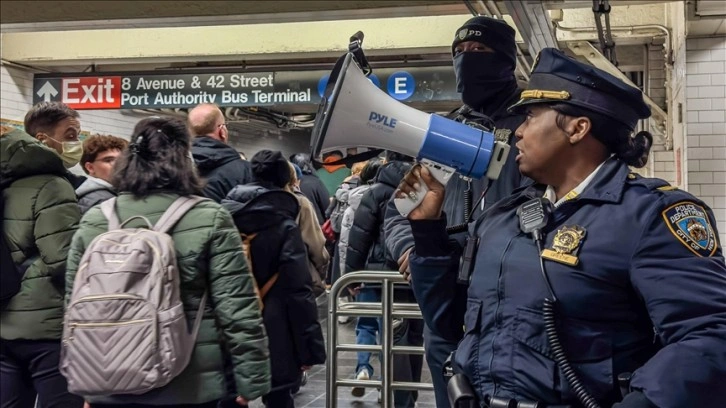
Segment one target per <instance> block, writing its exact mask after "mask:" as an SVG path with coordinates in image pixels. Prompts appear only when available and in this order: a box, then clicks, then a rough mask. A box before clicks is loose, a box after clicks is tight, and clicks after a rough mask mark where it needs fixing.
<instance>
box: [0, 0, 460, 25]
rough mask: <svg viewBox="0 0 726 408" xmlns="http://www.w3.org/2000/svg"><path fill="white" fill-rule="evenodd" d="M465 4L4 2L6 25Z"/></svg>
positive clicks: (413, 0)
mask: <svg viewBox="0 0 726 408" xmlns="http://www.w3.org/2000/svg"><path fill="white" fill-rule="evenodd" d="M442 4H461V1H456V0H453V1H452V0H448V1H447V0H407V1H406V2H405V4H404V2H402V1H32V2H28V1H11V0H4V1H2V2H0V7H1V11H2V14H1V15H2V17H1V18H0V21H1V22H2V23H3V24H6V23H30V22H32V23H41V22H60V21H87V20H117V19H137V18H170V17H212V16H230V15H248V14H278V13H290V12H322V11H340V10H358V9H372V8H390V7H401V6H403V5H405V6H407V7H419V6H429V5H442Z"/></svg>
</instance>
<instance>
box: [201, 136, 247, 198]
mask: <svg viewBox="0 0 726 408" xmlns="http://www.w3.org/2000/svg"><path fill="white" fill-rule="evenodd" d="M192 157H194V164H195V165H196V166H197V170H198V171H199V176H200V177H202V178H203V179H204V180H205V181H206V182H207V184H206V185H205V186H204V190H203V194H204V196H205V197H209V198H211V199H212V200H214V201H216V202H221V201H222V199H223V198H224V197H226V196H227V193H229V191H230V190H231V189H233V188H234V187H235V186H236V185H238V184H247V183H250V182H252V178H253V177H252V170H251V169H250V163H249V162H247V161H245V160H242V159H241V158H240V157H239V153H237V151H236V150H234V148H233V147H232V146H229V145H227V144H225V143H224V142H221V141H219V140H217V139H212V138H211V137H207V136H197V137H195V138H194V140H193V141H192Z"/></svg>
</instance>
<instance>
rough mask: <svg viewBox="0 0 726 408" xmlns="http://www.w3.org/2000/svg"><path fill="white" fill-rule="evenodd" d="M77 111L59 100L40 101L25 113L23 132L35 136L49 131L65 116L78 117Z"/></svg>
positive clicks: (65, 117)
mask: <svg viewBox="0 0 726 408" xmlns="http://www.w3.org/2000/svg"><path fill="white" fill-rule="evenodd" d="M80 116H81V115H79V114H78V112H77V111H75V110H73V109H71V108H69V107H68V105H66V104H64V103H61V102H40V103H37V104H36V105H35V106H33V107H32V108H30V110H29V111H28V113H26V114H25V120H24V123H23V124H24V126H25V133H27V134H29V135H30V136H33V137H35V136H36V135H37V134H38V133H40V132H44V133H51V132H52V131H53V128H55V126H56V125H57V124H58V122H60V121H62V120H64V119H67V118H79V117H80Z"/></svg>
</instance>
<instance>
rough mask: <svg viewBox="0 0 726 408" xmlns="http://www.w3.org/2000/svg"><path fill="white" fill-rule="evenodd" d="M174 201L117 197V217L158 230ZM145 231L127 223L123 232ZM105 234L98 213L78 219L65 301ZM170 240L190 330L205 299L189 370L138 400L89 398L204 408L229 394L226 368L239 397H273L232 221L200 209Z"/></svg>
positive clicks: (208, 207)
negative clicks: (97, 239) (204, 297)
mask: <svg viewBox="0 0 726 408" xmlns="http://www.w3.org/2000/svg"><path fill="white" fill-rule="evenodd" d="M178 197H179V196H178V195H177V194H173V193H161V192H160V193H155V194H151V195H149V196H148V197H145V198H140V197H136V196H134V195H132V194H129V193H121V194H120V195H119V196H118V198H117V202H116V214H117V215H118V218H119V220H121V221H122V222H123V221H124V220H127V219H129V218H131V217H133V216H136V215H143V216H145V217H146V218H147V219H148V220H149V222H150V223H151V224H152V225H153V224H155V223H156V222H157V221H158V220H159V218H161V215H162V214H163V213H164V211H165V210H166V209H167V208H169V206H170V205H171V203H172V202H174V200H175V199H176V198H178ZM141 226H145V224H144V223H143V221H140V220H138V219H136V220H131V221H129V223H128V224H127V227H128V228H139V227H141ZM107 230H108V221H107V220H106V217H105V216H104V215H103V213H102V212H101V209H100V207H99V206H95V207H92V208H91V209H90V210H88V212H86V213H85V214H84V216H83V219H82V220H81V225H80V227H79V228H78V232H77V233H76V235H75V236H74V237H73V243H72V244H71V250H70V253H69V254H68V273H67V274H66V300H68V299H69V298H70V295H71V292H72V290H73V281H74V279H75V276H76V272H77V271H78V266H79V263H80V261H81V257H82V256H83V253H84V251H85V250H86V248H88V246H89V245H90V243H91V241H92V240H93V239H94V238H95V237H97V236H98V235H100V234H102V233H104V232H106V231H107ZM169 234H170V235H171V237H172V239H173V240H174V247H175V251H176V259H177V266H178V268H179V277H180V279H181V284H180V288H181V300H182V303H183V304H184V310H185V311H186V314H187V321H188V322H189V323H190V324H191V322H193V321H194V318H195V317H196V314H197V310H198V307H199V302H200V301H201V298H202V295H203V294H204V291H205V290H206V291H208V293H209V300H208V301H207V307H206V310H205V313H204V318H203V319H202V323H201V326H200V329H199V335H198V336H197V341H196V347H195V349H194V352H193V354H192V357H191V360H190V362H189V365H188V366H187V367H186V369H185V370H184V371H182V373H181V374H179V376H177V377H175V378H174V379H173V380H172V381H171V382H170V383H169V384H167V385H166V386H164V387H161V388H157V389H155V390H152V391H150V392H147V393H145V394H142V395H114V396H109V397H89V398H87V399H88V400H89V401H91V402H96V403H106V404H120V405H126V404H132V403H136V404H149V405H173V406H177V405H180V404H201V403H205V402H209V401H214V400H218V399H220V398H223V397H225V396H227V395H228V393H227V387H226V381H225V368H224V361H225V355H227V356H228V357H227V358H228V359H229V360H230V361H231V363H232V367H231V373H229V375H230V379H231V377H232V376H233V378H234V383H235V386H236V389H237V394H239V395H242V396H243V397H245V398H247V399H255V398H257V397H260V396H262V395H264V394H266V393H267V392H269V390H270V360H269V349H268V342H267V335H266V333H265V327H264V325H263V322H262V316H261V313H260V301H259V298H258V296H257V293H256V287H255V281H254V278H253V277H252V274H251V273H250V271H249V269H248V268H247V261H246V258H245V255H244V252H242V241H241V239H240V235H239V232H238V231H237V228H236V227H235V226H234V223H233V221H232V216H231V215H230V214H229V212H228V211H227V210H225V209H224V208H222V206H220V205H219V204H217V203H215V202H213V201H211V200H207V201H202V202H200V203H198V204H197V205H196V206H194V207H193V208H192V209H191V210H189V212H187V213H186V214H185V215H184V216H183V217H182V218H181V219H180V220H179V222H177V223H176V225H175V226H174V227H173V228H172V229H171V230H170V231H169Z"/></svg>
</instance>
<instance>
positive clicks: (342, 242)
mask: <svg viewBox="0 0 726 408" xmlns="http://www.w3.org/2000/svg"><path fill="white" fill-rule="evenodd" d="M370 188H371V186H370V185H369V184H366V185H362V186H358V187H356V188H354V189H352V190H350V191H346V195H347V200H348V208H346V209H345V212H343V219H342V220H341V223H340V237H339V238H338V253H339V254H340V270H341V271H344V270H345V259H346V255H347V252H348V238H349V237H350V228H351V227H352V226H353V219H354V217H355V211H356V210H357V209H358V207H360V202H361V200H362V199H363V195H364V194H365V193H366V191H368V190H370Z"/></svg>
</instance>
